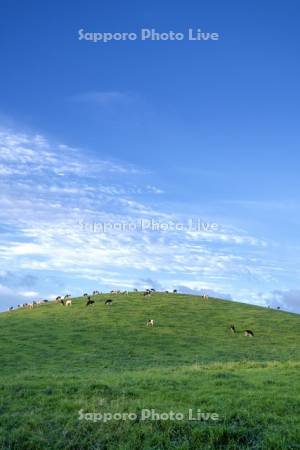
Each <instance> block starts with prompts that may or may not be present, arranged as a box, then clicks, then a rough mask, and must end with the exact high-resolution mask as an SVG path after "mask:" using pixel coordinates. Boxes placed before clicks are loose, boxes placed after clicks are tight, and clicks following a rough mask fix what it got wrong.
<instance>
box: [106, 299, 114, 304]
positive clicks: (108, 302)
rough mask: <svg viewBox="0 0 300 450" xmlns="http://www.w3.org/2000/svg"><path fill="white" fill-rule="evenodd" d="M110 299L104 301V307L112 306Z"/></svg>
mask: <svg viewBox="0 0 300 450" xmlns="http://www.w3.org/2000/svg"><path fill="white" fill-rule="evenodd" d="M112 302H113V301H112V299H111V298H108V299H107V300H105V305H112Z"/></svg>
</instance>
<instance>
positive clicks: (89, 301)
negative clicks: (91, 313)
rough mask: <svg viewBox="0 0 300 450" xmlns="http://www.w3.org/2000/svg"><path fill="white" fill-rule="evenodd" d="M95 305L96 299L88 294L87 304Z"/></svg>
mask: <svg viewBox="0 0 300 450" xmlns="http://www.w3.org/2000/svg"><path fill="white" fill-rule="evenodd" d="M91 305H93V306H95V300H91V297H90V296H88V301H87V302H86V306H91Z"/></svg>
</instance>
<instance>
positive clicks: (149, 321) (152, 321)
mask: <svg viewBox="0 0 300 450" xmlns="http://www.w3.org/2000/svg"><path fill="white" fill-rule="evenodd" d="M153 326H154V320H153V319H149V320H148V321H147V327H153Z"/></svg>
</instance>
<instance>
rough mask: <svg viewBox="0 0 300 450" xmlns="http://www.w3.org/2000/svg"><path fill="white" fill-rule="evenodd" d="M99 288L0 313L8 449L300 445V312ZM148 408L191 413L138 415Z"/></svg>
mask: <svg viewBox="0 0 300 450" xmlns="http://www.w3.org/2000/svg"><path fill="white" fill-rule="evenodd" d="M93 298H94V299H95V301H96V304H95V306H94V307H86V306H85V301H86V300H85V299H84V298H78V299H73V304H72V306H71V307H64V306H62V305H59V304H55V303H54V302H51V303H49V304H45V305H41V306H39V307H37V308H35V309H33V310H25V309H22V310H17V311H12V312H9V313H3V314H0V333H1V344H0V345H1V356H0V367H1V377H0V383H1V384H0V390H1V395H0V448H1V449H5V450H8V449H16V450H22V449H33V450H37V449H38V450H39V449H41V450H55V449H63V450H67V449H74V450H75V449H76V450H84V449H93V450H96V449H114V450H115V449H120V450H133V449H157V450H161V449H197V450H198V449H223V448H224V449H239V450H240V449H266V450H272V449H274V450H278V449H285V450H287V449H291V450H295V449H300V419H299V409H300V406H299V405H300V402H299V400H300V377H299V369H300V346H299V343H300V317H299V316H298V315H294V314H288V313H285V312H281V311H274V310H270V309H264V308H259V307H254V306H250V305H245V304H239V303H234V302H229V301H221V300H217V299H212V298H210V299H208V300H206V301H204V300H202V299H201V298H200V297H196V296H187V295H180V294H174V295H173V294H159V293H156V294H154V295H153V296H152V297H151V298H147V299H144V298H143V296H142V294H140V293H136V294H129V296H122V295H116V296H113V297H112V298H113V305H112V306H105V305H104V300H105V299H106V298H108V296H107V295H99V296H95V297H93ZM147 319H154V321H155V326H154V327H153V328H150V327H146V325H145V324H146V321H147ZM232 323H233V324H234V325H235V327H236V329H237V331H238V332H237V333H236V334H235V335H233V334H231V333H230V331H229V326H230V324H232ZM245 329H251V330H253V331H254V334H255V336H254V338H247V337H245V336H244V335H243V331H244V330H245ZM143 409H148V410H150V409H154V410H155V412H156V413H165V412H170V411H173V412H175V413H177V412H179V413H182V414H184V415H185V417H184V420H163V419H162V418H161V420H158V421H154V420H151V419H147V420H141V412H142V410H143ZM189 409H192V410H193V414H195V413H196V412H197V410H198V409H199V410H201V411H202V412H205V413H216V414H218V416H219V420H212V419H211V418H210V419H208V420H187V418H186V415H187V414H188V410H189ZM79 411H81V413H79ZM87 413H102V414H103V413H135V414H136V418H135V419H132V420H129V419H128V420H117V419H114V420H109V421H107V422H106V423H103V421H102V420H97V421H95V422H94V421H92V420H87V419H91V418H92V416H88V415H87V416H86V415H85V416H84V419H83V420H79V417H82V416H83V414H87ZM99 417H100V416H93V418H97V419H99Z"/></svg>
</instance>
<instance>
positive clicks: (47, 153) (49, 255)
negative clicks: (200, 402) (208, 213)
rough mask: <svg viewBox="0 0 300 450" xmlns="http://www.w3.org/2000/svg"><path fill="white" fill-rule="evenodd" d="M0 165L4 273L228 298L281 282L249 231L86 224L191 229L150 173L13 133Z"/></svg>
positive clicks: (2, 146)
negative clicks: (144, 222) (152, 224)
mask: <svg viewBox="0 0 300 450" xmlns="http://www.w3.org/2000/svg"><path fill="white" fill-rule="evenodd" d="M0 164H1V165H0V174H1V173H2V174H3V177H2V178H1V180H0V192H1V194H0V226H1V224H2V226H4V228H5V231H4V232H3V233H2V236H1V237H0V255H1V259H2V261H3V263H2V264H3V265H2V266H1V265H0V271H1V269H2V270H6V268H7V267H10V268H11V270H13V271H14V272H16V273H17V272H18V271H29V272H30V271H34V272H38V273H42V274H43V273H45V272H46V271H53V272H58V273H60V274H61V276H62V277H63V276H65V275H66V274H72V275H74V277H77V278H85V279H88V280H92V279H94V280H101V282H102V283H105V284H106V285H109V284H110V283H112V284H113V285H115V286H116V285H118V286H124V287H130V286H132V283H133V282H134V280H136V279H146V278H147V276H149V274H150V275H151V276H152V275H155V276H159V278H160V280H161V283H162V284H163V283H166V284H167V283H170V284H172V285H173V286H174V285H176V286H185V287H186V288H187V289H193V290H199V289H206V290H207V289H209V290H210V291H211V292H215V291H217V292H225V293H227V292H229V293H233V292H235V291H236V292H237V289H236V288H235V283H237V282H238V283H239V284H241V283H242V282H245V283H246V284H251V283H252V284H253V283H254V282H255V283H256V284H258V285H262V284H264V283H270V282H275V283H276V277H277V274H278V270H280V267H277V266H276V264H275V263H272V264H271V263H269V264H268V265H267V264H266V263H265V261H264V253H262V252H265V251H266V248H267V242H266V241H265V240H262V239H259V238H257V237H253V236H251V235H249V233H247V232H245V231H243V230H237V229H234V228H231V229H229V228H228V227H227V228H225V227H220V229H219V231H218V232H205V231H191V230H188V229H183V230H182V231H178V230H169V231H167V232H157V231H151V230H143V231H142V230H134V231H132V232H130V231H124V232H120V231H118V230H116V229H115V230H114V229H110V230H108V231H107V232H105V233H103V232H102V233H101V232H92V231H91V230H89V229H88V228H86V229H83V228H82V226H81V224H82V223H85V224H95V223H96V224H97V223H102V224H103V223H111V224H112V223H120V222H125V223H129V222H137V221H138V220H141V219H149V218H152V219H154V220H155V221H156V222H159V221H161V222H165V221H174V222H178V223H183V222H184V221H185V219H186V218H183V217H182V216H180V215H178V214H176V211H173V210H172V212H171V213H169V212H168V211H165V210H164V209H163V208H162V207H161V206H160V207H158V206H157V204H156V200H153V199H156V198H157V195H158V194H162V190H161V189H160V188H159V187H157V186H153V185H152V184H151V180H149V177H148V175H149V174H148V173H147V171H144V170H141V169H140V168H136V167H133V166H131V165H127V164H123V163H120V162H113V161H108V160H103V159H101V158H98V157H96V156H95V155H89V154H88V153H86V152H84V153H83V152H81V151H80V150H79V149H76V148H71V147H68V146H66V145H64V144H53V143H51V142H49V141H48V140H47V139H46V138H45V137H43V136H42V135H40V134H33V135H30V134H20V133H17V132H14V131H9V130H2V131H1V132H0ZM11 175H13V176H11ZM100 175H101V177H100ZM150 178H151V177H150ZM100 179H101V182H100V181H99V180H100ZM145 273H146V275H145ZM164 279H165V280H166V281H165V282H164ZM132 280H133V281H132ZM199 280H202V281H201V282H200V281H199ZM17 292H19V293H20V292H23V293H24V292H30V293H32V292H36V291H31V290H30V291H27V290H26V291H23V290H22V291H19V290H18V291H17ZM48 292H49V291H48ZM0 293H1V291H0ZM226 295H227V294H226Z"/></svg>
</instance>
